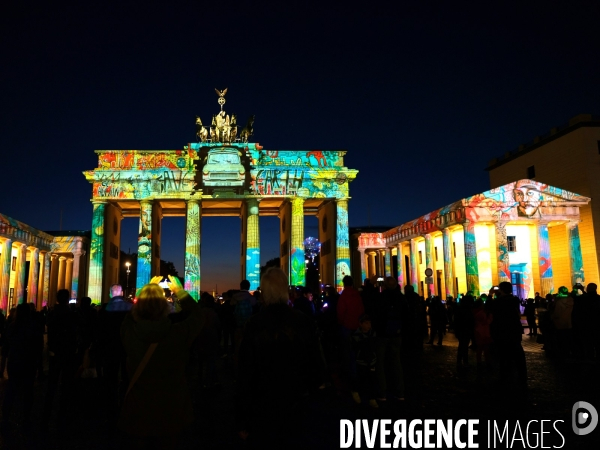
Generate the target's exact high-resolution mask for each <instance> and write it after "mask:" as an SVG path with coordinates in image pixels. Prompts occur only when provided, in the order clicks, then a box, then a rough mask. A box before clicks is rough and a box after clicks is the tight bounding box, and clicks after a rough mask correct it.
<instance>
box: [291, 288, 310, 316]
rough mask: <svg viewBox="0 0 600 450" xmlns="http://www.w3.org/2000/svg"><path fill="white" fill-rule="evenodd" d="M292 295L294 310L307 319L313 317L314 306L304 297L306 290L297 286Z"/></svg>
mask: <svg viewBox="0 0 600 450" xmlns="http://www.w3.org/2000/svg"><path fill="white" fill-rule="evenodd" d="M294 295H295V299H294V309H297V310H298V311H300V312H302V313H304V314H306V315H307V316H308V317H314V316H315V306H314V305H313V303H312V302H311V301H310V300H309V299H308V297H306V289H305V288H304V286H297V287H296V289H295V291H294Z"/></svg>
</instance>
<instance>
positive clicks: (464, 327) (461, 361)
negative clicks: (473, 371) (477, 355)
mask: <svg viewBox="0 0 600 450" xmlns="http://www.w3.org/2000/svg"><path fill="white" fill-rule="evenodd" d="M474 303H475V301H474V299H473V296H471V295H465V296H464V297H463V298H461V299H460V302H459V303H458V304H457V305H455V306H454V334H455V336H456V338H457V339H458V351H457V352H456V366H457V368H458V369H461V368H464V367H467V366H468V365H469V342H470V341H471V339H472V338H473V334H474V332H475V318H474V316H473V306H474Z"/></svg>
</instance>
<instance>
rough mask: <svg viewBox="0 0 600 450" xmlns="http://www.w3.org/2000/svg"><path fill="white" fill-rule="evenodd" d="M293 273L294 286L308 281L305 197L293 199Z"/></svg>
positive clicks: (291, 278) (302, 284) (291, 262)
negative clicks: (306, 268)
mask: <svg viewBox="0 0 600 450" xmlns="http://www.w3.org/2000/svg"><path fill="white" fill-rule="evenodd" d="M290 253H291V261H290V266H291V271H292V272H291V274H290V284H291V285H292V286H304V284H305V283H306V274H305V262H304V199H303V198H301V197H294V198H293V199H292V244H291V251H290Z"/></svg>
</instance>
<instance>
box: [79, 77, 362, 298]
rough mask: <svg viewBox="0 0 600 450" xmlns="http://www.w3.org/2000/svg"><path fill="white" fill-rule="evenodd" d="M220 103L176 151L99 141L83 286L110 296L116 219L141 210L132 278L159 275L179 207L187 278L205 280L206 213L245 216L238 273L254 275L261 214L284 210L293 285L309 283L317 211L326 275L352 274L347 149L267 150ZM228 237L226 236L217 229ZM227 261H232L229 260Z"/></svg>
mask: <svg viewBox="0 0 600 450" xmlns="http://www.w3.org/2000/svg"><path fill="white" fill-rule="evenodd" d="M226 92H227V89H225V90H223V91H219V90H217V94H218V95H219V98H218V99H219V105H220V106H221V111H220V112H219V113H217V114H215V115H213V118H212V123H211V126H210V127H206V126H204V125H203V124H202V121H201V119H200V118H199V117H197V118H196V137H197V142H193V143H188V144H187V145H184V146H183V148H182V149H181V150H96V153H97V154H98V167H97V168H96V169H94V170H89V171H85V172H84V175H85V177H86V179H87V180H88V181H89V182H90V183H91V184H92V186H93V189H92V192H93V194H92V203H93V219H92V238H91V244H90V265H89V288H88V295H89V296H90V297H91V298H92V301H93V302H95V303H100V302H102V301H107V300H108V290H109V287H110V285H111V284H114V283H118V274H119V268H120V264H121V262H120V261H119V255H120V252H119V247H120V231H121V226H120V225H121V220H122V219H123V218H124V217H139V234H138V249H137V253H138V260H137V279H136V285H137V286H138V287H141V286H142V285H144V284H146V283H147V282H148V281H149V280H150V278H151V277H152V276H154V275H160V273H159V270H160V241H161V219H162V218H163V217H167V216H185V217H186V229H185V267H184V287H185V289H186V290H187V291H188V292H190V294H191V295H192V296H193V297H194V298H196V299H198V298H199V294H200V289H201V283H200V280H201V276H200V272H201V271H200V268H201V259H202V258H201V236H202V231H201V230H202V217H203V216H238V217H240V218H241V237H240V245H241V253H240V254H241V257H240V268H241V270H240V279H244V278H245V279H248V280H249V281H250V285H251V286H250V288H251V290H252V289H256V288H257V287H258V286H259V282H260V233H259V230H260V228H259V227H260V220H259V219H260V216H278V217H279V219H280V232H279V242H280V255H279V256H280V259H281V268H282V269H283V270H284V271H285V272H286V273H287V274H288V275H289V280H290V284H291V285H304V284H305V258H304V215H305V214H308V215H316V216H317V217H318V221H319V236H318V238H319V240H320V242H321V254H320V268H319V270H320V273H321V281H322V283H325V284H332V285H336V286H337V287H341V286H342V279H343V277H344V276H346V275H350V248H349V235H348V200H349V183H350V182H351V181H352V180H354V178H355V177H356V175H357V173H358V171H357V170H354V169H348V168H347V167H345V166H344V155H345V153H346V152H345V151H337V150H332V151H327V150H293V151H291V150H265V149H264V148H263V147H262V146H261V145H259V144H258V143H253V142H249V139H250V137H251V136H252V135H253V124H254V116H251V117H250V118H249V119H248V121H247V123H246V125H245V126H244V127H243V128H241V130H239V132H238V128H239V127H238V125H237V117H236V116H235V115H231V116H229V115H228V114H227V113H226V112H225V111H224V110H223V105H224V104H225V93H226ZM222 238H223V239H230V238H231V237H230V236H222ZM232 263H233V262H232Z"/></svg>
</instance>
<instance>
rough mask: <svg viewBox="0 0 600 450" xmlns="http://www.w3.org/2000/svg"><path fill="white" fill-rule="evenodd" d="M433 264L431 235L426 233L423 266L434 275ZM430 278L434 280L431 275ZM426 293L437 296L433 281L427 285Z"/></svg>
mask: <svg viewBox="0 0 600 450" xmlns="http://www.w3.org/2000/svg"><path fill="white" fill-rule="evenodd" d="M433 263H434V261H433V239H432V238H431V235H430V234H429V233H427V234H426V235H425V266H426V267H427V268H428V269H431V270H432V272H433V273H434V274H435V270H434V267H433V265H434V264H433ZM431 277H432V278H433V279H434V280H435V277H434V276H433V275H432V276H431ZM427 291H428V294H429V295H432V294H433V295H437V292H436V290H435V281H434V282H433V283H427Z"/></svg>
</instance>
